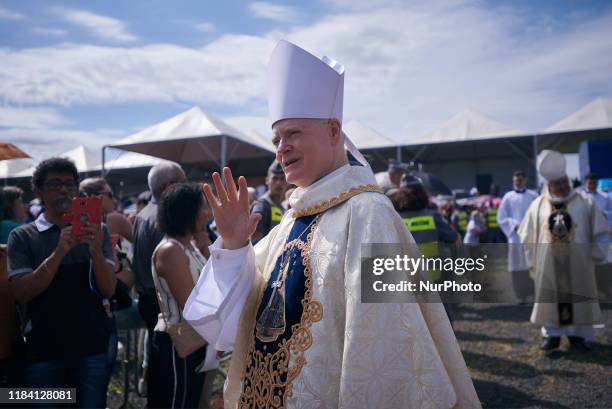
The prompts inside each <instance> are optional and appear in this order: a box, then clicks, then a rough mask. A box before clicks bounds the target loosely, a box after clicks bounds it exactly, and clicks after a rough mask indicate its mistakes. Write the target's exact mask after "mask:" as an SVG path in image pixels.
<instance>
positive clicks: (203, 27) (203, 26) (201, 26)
mask: <svg viewBox="0 0 612 409" xmlns="http://www.w3.org/2000/svg"><path fill="white" fill-rule="evenodd" d="M194 27H195V28H196V29H197V30H200V31H203V32H205V33H214V32H215V31H217V27H216V26H215V25H214V24H213V23H211V22H208V21H204V22H200V23H195V24H194Z"/></svg>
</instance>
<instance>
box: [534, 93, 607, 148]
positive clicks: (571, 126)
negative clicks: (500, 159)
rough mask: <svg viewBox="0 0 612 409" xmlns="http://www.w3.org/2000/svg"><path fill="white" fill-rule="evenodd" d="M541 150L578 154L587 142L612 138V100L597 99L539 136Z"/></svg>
mask: <svg viewBox="0 0 612 409" xmlns="http://www.w3.org/2000/svg"><path fill="white" fill-rule="evenodd" d="M537 138H538V145H539V147H540V148H541V149H555V150H558V151H561V152H563V153H576V152H577V151H578V147H579V146H580V143H581V142H583V141H586V140H601V139H611V138H612V99H605V98H597V99H596V100H594V101H592V102H590V103H588V104H587V105H585V106H583V107H582V108H580V109H578V110H577V111H575V112H573V113H571V114H570V115H568V116H566V117H565V118H563V119H561V120H560V121H558V122H556V123H554V124H553V125H551V126H549V127H548V128H546V129H545V130H544V131H542V132H540V134H538V136H537Z"/></svg>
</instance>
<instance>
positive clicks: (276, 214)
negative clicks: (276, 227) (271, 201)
mask: <svg viewBox="0 0 612 409" xmlns="http://www.w3.org/2000/svg"><path fill="white" fill-rule="evenodd" d="M270 212H271V213H272V223H280V221H281V219H282V218H283V211H282V210H281V209H279V208H278V207H276V206H271V207H270Z"/></svg>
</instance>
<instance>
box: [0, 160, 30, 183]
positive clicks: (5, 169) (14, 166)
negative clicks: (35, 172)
mask: <svg viewBox="0 0 612 409" xmlns="http://www.w3.org/2000/svg"><path fill="white" fill-rule="evenodd" d="M33 165H34V161H33V160H32V159H30V158H22V159H9V160H3V161H0V179H8V178H14V177H16V175H17V174H18V173H19V172H21V171H23V170H25V169H28V168H30V167H32V166H33Z"/></svg>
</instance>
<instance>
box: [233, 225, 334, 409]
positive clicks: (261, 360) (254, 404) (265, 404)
mask: <svg viewBox="0 0 612 409" xmlns="http://www.w3.org/2000/svg"><path fill="white" fill-rule="evenodd" d="M319 220H320V216H317V218H316V220H315V222H314V223H313V224H312V227H311V229H310V232H309V233H308V235H307V236H306V242H302V241H298V242H297V243H294V241H291V242H290V243H291V244H292V245H294V246H296V247H297V248H298V249H299V250H300V252H301V255H302V263H303V265H304V276H305V282H304V286H305V288H306V291H305V292H304V298H303V299H302V317H301V319H300V322H299V323H298V324H294V325H292V326H291V337H290V338H289V339H288V340H282V341H281V342H280V343H279V345H278V350H277V351H276V352H275V353H274V354H266V355H265V356H264V354H263V353H262V352H261V351H255V339H254V333H255V321H256V320H253V328H251V332H250V334H249V349H248V352H247V363H246V365H245V367H244V369H243V371H242V382H243V384H244V388H243V390H242V393H241V394H240V399H239V401H238V407H239V408H240V409H271V408H284V407H285V402H286V399H287V398H288V397H291V396H292V393H293V391H292V383H293V380H294V379H295V378H296V377H297V376H298V375H299V374H300V372H301V371H302V368H303V367H304V365H305V364H306V358H304V352H306V351H307V350H308V349H309V348H310V347H311V346H312V332H311V331H310V326H311V325H312V324H313V323H315V322H318V321H321V320H322V319H323V304H321V303H320V302H319V301H317V300H314V299H313V298H312V272H311V269H310V256H309V255H308V252H309V251H310V247H311V244H312V238H313V234H314V232H315V230H316V229H317V225H318V224H319ZM288 244H289V243H288ZM264 292H265V288H264V289H263V291H260V295H259V301H258V303H257V308H256V310H257V309H258V308H259V305H260V304H261V301H262V299H263V295H264ZM291 354H294V355H295V360H294V365H293V366H292V367H291V368H289V360H290V358H291ZM285 374H286V380H285V381H283V380H282V377H283V376H284V375H285ZM283 389H284V393H283Z"/></svg>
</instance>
